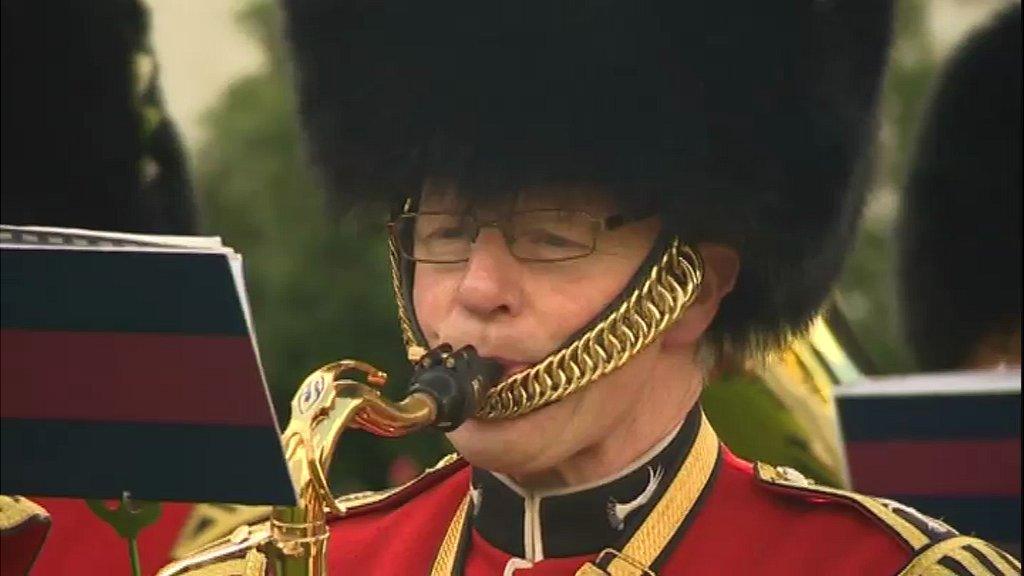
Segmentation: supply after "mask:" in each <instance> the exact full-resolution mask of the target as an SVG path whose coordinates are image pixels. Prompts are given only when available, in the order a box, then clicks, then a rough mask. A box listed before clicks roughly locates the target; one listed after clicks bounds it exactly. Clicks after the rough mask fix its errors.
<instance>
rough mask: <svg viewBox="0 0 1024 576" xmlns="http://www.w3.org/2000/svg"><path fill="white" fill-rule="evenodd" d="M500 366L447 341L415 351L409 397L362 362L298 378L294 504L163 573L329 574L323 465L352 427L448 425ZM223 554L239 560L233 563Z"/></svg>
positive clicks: (475, 402) (287, 443)
mask: <svg viewBox="0 0 1024 576" xmlns="http://www.w3.org/2000/svg"><path fill="white" fill-rule="evenodd" d="M501 372H502V368H501V366H500V365H498V364H497V363H495V362H492V361H489V360H485V359H483V358H481V357H480V356H479V355H478V354H477V353H476V350H475V349H474V348H473V347H472V346H466V347H464V348H461V349H459V350H452V347H451V346H449V345H447V344H445V345H442V346H439V347H437V348H435V349H433V350H430V351H429V352H427V353H426V354H424V355H423V356H422V358H420V360H419V361H418V363H417V365H416V371H415V373H414V375H413V378H412V382H411V384H410V386H409V391H408V394H407V395H406V397H405V398H404V399H402V400H400V401H397V402H395V401H392V400H389V399H387V398H385V397H384V396H383V395H382V394H381V391H380V388H381V387H382V386H383V385H384V384H385V383H387V374H386V373H384V372H382V371H380V370H378V369H376V368H375V367H373V366H371V365H369V364H367V363H365V362H361V361H358V360H341V361H339V362H333V363H331V364H328V365H326V366H323V367H321V368H319V369H318V370H316V371H314V372H313V373H312V374H310V375H309V376H307V377H306V378H305V380H303V382H302V385H301V386H299V389H298V391H297V392H296V393H295V396H294V398H293V399H292V402H291V410H292V414H291V420H290V421H289V423H288V427H287V428H285V430H284V433H283V434H282V435H281V442H282V444H283V446H284V453H285V458H286V460H287V464H288V470H289V473H290V474H291V476H292V479H293V481H294V482H295V485H296V487H297V489H298V500H297V503H296V505H295V506H276V507H274V508H273V509H272V512H271V515H270V520H269V522H265V523H263V524H259V525H256V526H241V527H239V528H238V529H237V530H235V532H234V533H233V534H232V535H231V536H230V537H229V538H227V539H226V540H224V541H221V542H218V543H215V544H213V545H211V546H210V547H208V548H206V549H203V550H200V551H197V552H196V553H194V554H192V555H190V556H189V557H188V558H186V559H183V560H179V561H177V562H172V563H171V564H168V565H167V566H166V567H164V568H163V569H162V570H161V571H160V572H159V573H158V574H159V576H176V575H179V574H196V575H198V574H202V573H203V568H204V566H210V567H213V566H212V563H214V562H217V563H218V564H217V566H216V573H218V574H236V573H237V574H239V575H244V576H255V575H257V574H258V575H263V574H267V573H270V574H274V575H276V576H325V575H326V574H327V540H328V537H329V535H330V532H329V529H328V526H327V521H328V519H329V518H330V517H332V516H342V515H344V514H345V510H344V508H343V507H342V506H341V505H339V504H338V502H336V501H335V499H334V496H333V495H332V494H331V491H330V487H329V484H328V482H327V474H326V471H327V469H328V468H329V466H330V463H331V461H332V460H333V459H334V453H335V451H336V450H337V448H338V444H339V442H340V440H341V436H342V434H343V433H344V432H345V431H346V430H349V429H361V430H366V431H367V432H370V433H372V434H375V435H378V436H383V437H390V438H395V437H399V436H404V435H406V434H409V433H411V432H415V431H416V430H420V429H423V428H426V427H428V426H435V427H437V428H439V429H441V430H452V429H454V428H456V427H458V426H459V425H460V424H462V423H463V422H464V421H465V420H466V418H468V417H470V416H472V415H473V414H475V413H476V412H477V410H478V409H479V407H480V405H481V403H482V402H483V400H484V398H485V396H486V394H487V392H488V391H489V390H490V389H491V387H493V386H494V385H495V384H496V383H497V381H498V379H499V378H500V376H501ZM225 558H235V560H233V561H232V562H234V563H233V564H231V565H225V564H224V563H223V561H224V559H225Z"/></svg>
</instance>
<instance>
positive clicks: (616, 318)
mask: <svg viewBox="0 0 1024 576" xmlns="http://www.w3.org/2000/svg"><path fill="white" fill-rule="evenodd" d="M390 256H391V280H392V287H393V288H394V290H395V298H396V300H397V303H398V319H399V321H400V322H401V324H402V337H403V339H404V340H405V346H406V349H407V350H408V351H409V358H410V360H413V361H415V360H417V359H418V358H419V356H420V355H422V354H423V352H425V351H426V346H425V345H424V344H425V343H422V342H419V341H418V340H417V338H416V335H415V332H414V331H413V328H412V322H411V320H410V318H411V315H410V314H409V310H408V309H407V304H406V301H405V298H404V297H403V296H402V288H401V279H400V277H399V268H398V267H399V258H400V256H399V255H398V248H397V246H396V245H395V241H394V238H392V239H391V240H390ZM703 275H704V265H703V262H702V261H701V259H700V256H699V255H698V254H697V253H696V252H695V251H693V250H692V249H691V248H690V247H688V246H686V245H684V244H683V243H682V242H680V241H679V240H678V239H673V240H672V242H671V243H670V244H669V246H668V248H667V249H666V250H665V253H664V254H663V255H662V257H661V259H660V260H659V261H658V263H657V264H655V265H654V266H653V267H652V268H651V270H650V272H648V274H647V277H646V279H645V280H644V281H643V282H642V283H641V284H640V285H639V286H637V287H636V288H635V289H634V290H633V293H632V294H630V296H629V297H628V298H626V299H625V300H624V301H623V302H622V304H620V305H619V306H618V307H617V308H616V309H614V310H613V311H611V312H610V313H609V314H608V316H607V317H606V318H604V319H603V320H602V321H601V322H600V323H598V324H597V325H596V326H594V327H593V328H591V329H590V330H588V331H587V332H585V333H584V334H583V335H582V336H580V337H579V338H577V339H576V340H575V341H574V342H572V343H571V344H569V345H568V346H566V347H565V348H562V349H561V350H558V351H557V352H554V353H552V354H551V355H549V356H548V357H547V358H545V359H544V360H542V361H541V362H540V363H538V364H536V365H535V366H533V367H532V368H530V369H529V370H525V371H523V372H520V373H518V374H516V375H514V376H512V377H511V378H509V379H507V380H505V381H503V382H500V383H499V384H498V385H497V386H495V387H494V388H492V389H491V390H490V391H489V392H488V393H487V397H486V398H485V399H484V401H483V403H482V404H481V406H480V410H479V411H478V412H477V417H478V418H481V419H485V420H493V419H499V418H513V417H516V416H522V415H523V414H527V413H529V412H532V411H534V410H536V409H538V408H541V407H543V406H547V405H548V404H551V403H553V402H557V401H559V400H561V399H562V398H565V397H566V396H568V395H570V394H573V393H575V392H578V391H580V390H582V389H584V388H586V387H587V386H589V385H590V384H591V383H593V382H594V381H595V380H597V379H598V378H600V377H602V376H605V375H606V374H609V373H610V372H612V371H614V370H616V369H618V368H619V367H621V366H622V365H623V364H625V363H626V362H628V361H629V360H630V359H631V358H632V357H633V356H635V355H636V354H637V353H638V352H640V351H641V350H643V349H644V348H645V347H646V346H647V345H648V344H650V343H651V342H653V341H654V340H655V339H656V338H657V337H658V336H660V335H661V334H662V333H663V332H664V331H665V330H666V329H667V328H668V327H669V326H671V325H672V323H673V322H675V321H676V319H678V318H679V317H680V316H681V315H682V314H683V312H684V311H685V310H686V308H687V307H688V306H689V305H690V304H691V303H692V302H693V300H694V298H696V296H697V291H698V289H699V288H700V284H701V281H702V280H703Z"/></svg>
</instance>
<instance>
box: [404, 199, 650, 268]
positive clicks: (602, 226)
mask: <svg viewBox="0 0 1024 576" xmlns="http://www.w3.org/2000/svg"><path fill="white" fill-rule="evenodd" d="M536 212H569V213H574V214H582V215H584V216H586V217H587V218H588V219H590V221H591V222H592V223H593V224H595V225H596V226H597V229H596V230H594V236H593V241H592V242H591V243H590V250H589V251H588V252H587V253H586V254H579V255H577V256H568V257H565V258H557V259H554V260H552V259H547V258H543V259H542V258H523V257H521V256H519V255H517V254H516V253H515V252H513V250H512V246H513V244H514V242H513V241H514V240H515V238H513V237H512V236H511V234H510V232H509V231H508V230H507V229H506V226H505V225H504V224H503V223H502V221H501V220H494V219H492V220H487V221H483V222H481V221H480V220H479V219H478V218H477V217H476V216H475V215H473V214H472V213H470V212H465V213H456V212H438V211H429V210H428V211H422V212H409V211H403V212H402V213H401V214H398V215H397V216H395V217H394V218H393V219H392V220H391V221H390V222H388V223H387V227H388V231H389V233H390V234H391V236H392V238H393V239H394V243H395V246H396V247H397V248H398V253H399V255H400V256H401V257H402V258H404V259H406V260H409V261H411V262H415V263H418V264H462V263H464V262H468V261H469V258H470V256H471V255H472V254H470V255H467V256H466V257H465V258H463V259H461V260H433V259H420V258H415V257H413V256H411V255H409V254H406V252H405V249H404V247H403V245H402V241H401V238H399V234H398V229H397V228H398V220H400V219H402V218H409V217H416V216H419V215H421V214H425V215H436V216H464V217H468V218H470V219H471V221H472V222H473V224H474V225H475V230H476V231H475V233H474V234H473V239H472V240H470V242H469V244H470V247H472V245H473V244H474V243H475V242H476V239H477V238H478V237H479V236H480V231H481V230H482V229H483V228H497V229H498V231H499V232H501V236H502V238H504V239H505V245H506V246H507V247H508V249H509V253H510V254H512V257H513V258H515V259H516V260H518V261H520V262H531V263H556V262H570V261H572V260H579V259H581V258H586V257H587V256H590V255H592V254H593V253H594V252H595V251H596V250H597V235H598V233H599V232H608V231H611V230H615V229H617V228H621V227H622V226H625V225H626V224H630V223H632V222H639V221H641V220H646V219H647V218H650V217H652V216H655V215H657V211H656V210H654V209H652V208H644V209H639V210H635V211H632V212H629V211H627V212H619V213H616V214H612V215H610V216H605V217H604V218H600V217H597V216H594V215H593V214H590V213H589V212H587V211H585V210H565V209H562V208H537V209H533V210H518V211H513V212H511V214H529V213H536Z"/></svg>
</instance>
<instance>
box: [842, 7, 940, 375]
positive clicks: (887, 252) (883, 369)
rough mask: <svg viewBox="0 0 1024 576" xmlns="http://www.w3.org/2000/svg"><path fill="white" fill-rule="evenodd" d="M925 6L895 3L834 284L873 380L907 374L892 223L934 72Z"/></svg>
mask: <svg viewBox="0 0 1024 576" xmlns="http://www.w3.org/2000/svg"><path fill="white" fill-rule="evenodd" d="M929 9H931V6H930V4H929V2H927V1H925V0H902V1H901V2H897V3H896V15H895V22H894V26H893V33H894V37H893V47H892V52H891V54H890V57H889V68H888V71H887V75H886V80H885V85H884V87H883V93H882V101H881V110H880V118H879V138H878V140H877V142H876V147H875V151H874V152H875V155H876V156H875V174H874V176H873V177H874V186H873V190H872V193H871V194H870V195H869V198H868V205H867V208H866V210H865V214H864V218H863V220H862V224H861V229H860V235H859V237H858V240H857V243H856V246H855V248H854V251H853V254H852V255H851V256H850V259H849V261H848V262H847V265H846V269H845V271H844V273H843V276H842V278H841V279H840V283H839V289H838V306H839V308H840V310H842V311H843V313H844V314H845V315H846V317H847V318H848V320H849V322H850V325H851V328H852V329H853V331H854V333H855V334H856V336H857V339H858V341H859V342H860V344H861V345H862V346H863V347H864V351H865V352H866V354H867V355H868V357H869V358H870V359H871V361H872V364H873V366H872V367H867V368H868V369H871V370H873V371H875V372H877V373H881V374H888V373H894V372H912V371H914V370H915V367H914V364H913V360H912V358H911V355H910V351H909V349H908V348H907V344H906V342H905V341H904V338H903V335H902V330H901V327H900V313H899V305H898V302H897V299H896V285H895V280H896V277H895V265H896V262H895V257H896V252H895V245H894V238H893V223H894V218H895V216H896V210H897V206H898V204H899V189H900V187H901V186H902V184H903V179H904V176H905V174H906V172H907V169H908V167H907V162H908V158H910V153H911V150H912V147H913V143H914V138H915V136H916V134H917V126H918V124H919V122H920V118H921V114H922V112H923V109H924V107H925V106H926V104H927V100H928V94H929V88H930V85H931V80H932V78H933V77H934V75H935V74H936V72H937V69H938V67H939V62H938V57H937V54H936V50H935V48H934V47H933V45H932V40H931V36H930V34H929V30H928V14H929V12H928V11H929Z"/></svg>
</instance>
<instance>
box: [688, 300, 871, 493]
mask: <svg viewBox="0 0 1024 576" xmlns="http://www.w3.org/2000/svg"><path fill="white" fill-rule="evenodd" d="M838 314H839V312H838V311H837V310H833V311H832V313H831V315H830V316H829V319H830V320H832V321H834V322H839V321H841V317H839V316H838ZM860 377H861V372H860V370H859V369H858V368H857V365H856V364H855V362H854V361H853V359H852V358H851V356H850V354H848V353H847V351H846V350H845V349H844V346H843V344H842V343H841V342H840V340H839V339H838V338H837V337H836V334H835V331H834V330H833V328H832V327H830V325H829V322H827V321H826V318H825V317H819V318H818V319H817V320H815V321H814V323H813V324H812V325H811V327H810V329H809V330H808V331H807V333H806V334H805V335H804V336H802V337H800V338H797V339H794V340H793V341H792V342H791V343H790V344H789V346H787V347H786V348H785V349H783V350H781V351H779V352H776V353H773V354H771V355H770V356H769V357H767V358H765V359H763V360H748V361H745V362H729V359H728V358H726V359H724V361H723V362H722V365H720V366H719V368H718V370H716V371H715V373H714V375H713V376H712V377H711V378H709V384H708V386H707V388H706V389H705V390H704V393H703V395H702V397H701V399H702V400H701V401H702V404H703V407H704V410H705V413H706V414H707V416H708V419H709V420H710V421H711V422H712V424H714V426H715V430H716V431H717V432H718V435H719V437H721V438H722V441H723V442H724V443H725V444H726V445H727V446H729V447H730V449H731V450H732V451H733V452H735V453H736V454H738V455H739V456H741V457H742V458H744V459H746V460H758V461H762V462H770V463H772V464H775V465H782V466H789V467H792V468H795V469H797V470H800V471H801V472H803V473H804V474H806V475H807V476H808V477H810V478H813V479H815V480H816V481H818V482H819V483H822V484H826V485H829V486H835V487H838V488H849V484H850V479H849V473H848V471H847V469H846V457H845V453H844V451H843V445H842V435H841V433H840V430H839V418H838V413H837V411H836V405H835V399H834V394H833V389H834V387H835V386H838V385H842V384H844V383H848V382H852V381H854V380H857V379H859V378H860Z"/></svg>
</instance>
